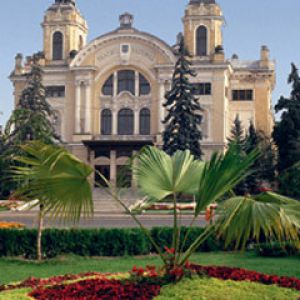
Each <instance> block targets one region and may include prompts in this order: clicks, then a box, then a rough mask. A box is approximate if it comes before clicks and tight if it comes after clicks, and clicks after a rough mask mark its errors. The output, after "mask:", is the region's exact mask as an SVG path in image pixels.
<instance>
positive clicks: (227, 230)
mask: <svg viewBox="0 0 300 300" xmlns="http://www.w3.org/2000/svg"><path fill="white" fill-rule="evenodd" d="M268 194H269V193H268ZM268 194H261V195H258V196H256V197H250V196H249V197H233V198H230V199H228V200H226V201H224V203H222V204H221V205H220V207H219V209H218V214H219V218H218V219H217V222H216V230H217V232H218V234H219V235H221V236H223V237H224V239H225V244H226V246H228V245H229V244H235V247H236V249H239V248H242V249H244V248H245V247H246V244H247V242H248V241H251V240H255V241H257V242H258V241H259V240H260V239H261V238H264V239H268V240H272V239H275V240H278V241H286V240H289V241H292V242H296V241H299V229H300V214H299V211H300V203H295V202H294V200H292V199H290V200H291V201H286V200H284V201H282V198H283V197H282V196H280V195H277V194H275V193H272V196H271V197H270V196H269V195H268ZM284 198H285V197H284Z"/></svg>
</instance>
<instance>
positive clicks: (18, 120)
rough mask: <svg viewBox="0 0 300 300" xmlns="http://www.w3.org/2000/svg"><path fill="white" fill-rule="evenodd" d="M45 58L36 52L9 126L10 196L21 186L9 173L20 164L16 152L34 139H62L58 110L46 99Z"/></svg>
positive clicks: (5, 180) (6, 146)
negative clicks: (56, 126)
mask: <svg viewBox="0 0 300 300" xmlns="http://www.w3.org/2000/svg"><path fill="white" fill-rule="evenodd" d="M41 58H43V54H42V53H37V54H34V55H33V57H32V65H31V71H30V72H29V73H28V74H26V75H24V76H26V87H25V89H24V90H23V91H22V94H21V96H20V99H19V102H18V105H17V106H16V108H15V109H14V111H13V112H12V115H11V116H10V118H9V120H8V122H7V124H6V126H5V131H4V138H3V139H4V142H3V158H4V160H5V165H4V171H5V176H4V178H3V181H2V191H4V193H5V194H6V196H8V194H10V192H12V191H14V190H15V189H16V188H17V187H18V182H16V181H14V182H13V181H11V180H9V178H8V173H9V170H10V169H12V168H13V167H14V166H15V165H16V162H15V161H13V159H12V157H13V155H15V154H22V148H21V147H20V146H21V145H23V144H25V143H26V142H27V141H33V140H39V141H42V142H44V143H46V144H52V143H54V142H55V141H58V140H59V137H58V136H57V135H56V134H55V130H54V127H53V125H52V121H53V120H54V119H55V114H54V112H53V110H52V108H51V106H50V104H49V103H48V102H47V100H46V93H45V87H44V86H43V83H42V80H43V70H42V68H41V66H40V64H39V63H40V60H41Z"/></svg>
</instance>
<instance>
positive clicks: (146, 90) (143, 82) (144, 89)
mask: <svg viewBox="0 0 300 300" xmlns="http://www.w3.org/2000/svg"><path fill="white" fill-rule="evenodd" d="M139 81H140V96H142V95H148V94H150V83H149V81H148V80H147V79H146V78H145V77H144V76H143V75H142V74H139Z"/></svg>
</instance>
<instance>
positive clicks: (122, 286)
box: [29, 279, 161, 300]
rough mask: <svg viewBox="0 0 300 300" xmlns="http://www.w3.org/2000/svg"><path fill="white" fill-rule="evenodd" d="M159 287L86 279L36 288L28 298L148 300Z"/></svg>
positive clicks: (155, 294)
mask: <svg viewBox="0 0 300 300" xmlns="http://www.w3.org/2000/svg"><path fill="white" fill-rule="evenodd" d="M160 288H161V287H160V286H159V285H155V284H148V283H143V284H140V283H132V282H121V281H120V280H115V279H110V280H109V279H88V280H83V281H80V282H76V283H72V284H69V285H56V286H53V287H50V288H45V287H41V288H37V289H36V290H34V291H32V292H31V293H30V294H29V296H30V297H33V298H34V299H37V300H48V299H82V300H84V299H90V300H94V299H95V300H96V299H97V300H102V299H103V300H104V299H106V300H107V299H110V300H119V299H135V300H150V299H153V298H154V297H155V296H157V295H158V294H159V292H160Z"/></svg>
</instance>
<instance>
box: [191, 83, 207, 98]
mask: <svg viewBox="0 0 300 300" xmlns="http://www.w3.org/2000/svg"><path fill="white" fill-rule="evenodd" d="M193 92H194V94H195V95H211V83H194V84H193Z"/></svg>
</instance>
